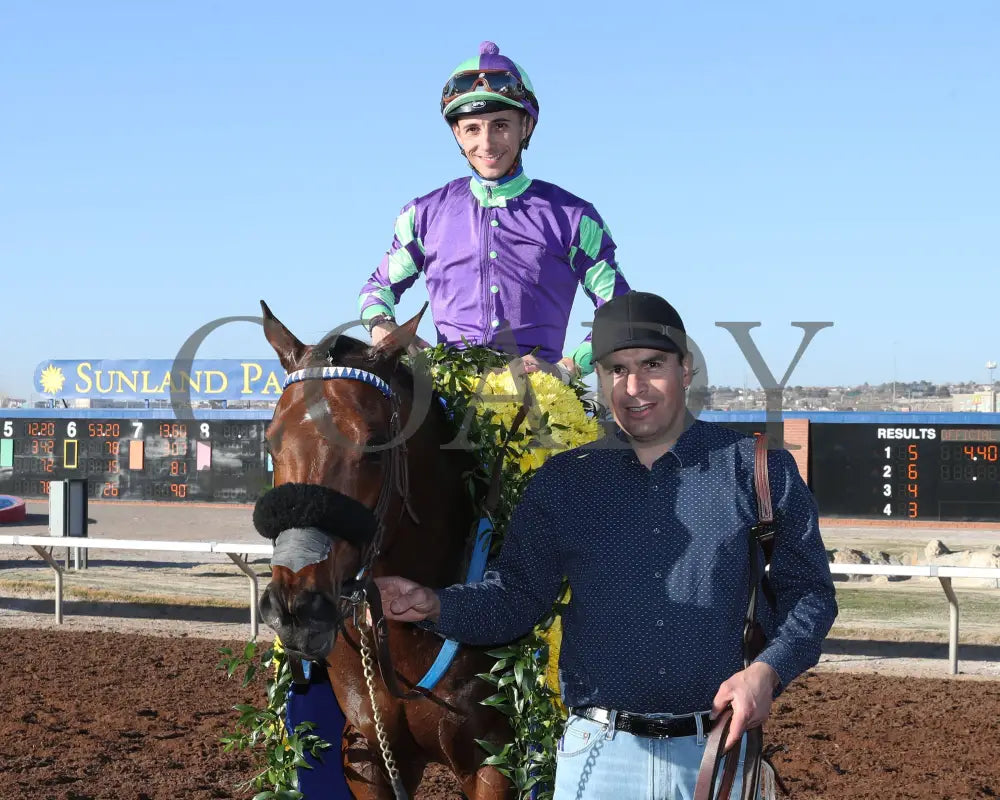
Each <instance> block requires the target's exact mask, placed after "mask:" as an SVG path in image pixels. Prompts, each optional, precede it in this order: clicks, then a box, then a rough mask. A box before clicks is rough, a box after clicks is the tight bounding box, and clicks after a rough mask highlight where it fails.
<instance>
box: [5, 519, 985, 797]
mask: <svg viewBox="0 0 1000 800" xmlns="http://www.w3.org/2000/svg"><path fill="white" fill-rule="evenodd" d="M45 511H46V508H45V507H44V505H43V504H40V503H32V504H30V506H29V512H31V513H29V515H28V518H27V519H26V520H24V521H23V522H20V523H15V524H13V525H6V526H3V528H2V529H0V533H11V534H14V533H17V534H33V535H38V534H44V533H46V532H47V521H48V520H47V517H46V515H45ZM90 513H91V515H92V516H93V517H94V519H92V520H91V529H90V535H91V536H92V537H94V538H140V539H158V540H171V541H176V540H181V541H204V540H208V541H261V540H260V538H259V537H257V536H256V534H255V533H254V532H253V530H252V527H251V525H250V519H249V517H250V509H248V508H244V507H201V508H180V507H177V506H163V505H156V506H139V505H134V506H133V505H126V504H100V503H94V504H93V505H92V506H91V508H90ZM824 536H828V537H829V539H830V540H831V544H836V546H844V545H847V546H856V547H862V548H864V549H874V548H879V547H884V548H886V549H889V548H888V546H887V545H886V544H885V542H883V539H885V540H886V541H888V540H891V541H892V542H893V543H898V544H899V545H900V546H905V547H907V548H908V547H910V546H911V544H912V545H914V546H916V547H918V548H922V547H923V545H924V544H925V543H926V541H927V539H928V538H929V537H931V536H940V537H941V538H942V539H944V540H945V541H946V542H948V543H949V544H955V543H959V544H965V545H966V546H992V545H993V544H994V543H995V542H996V541H997V540H998V537H1000V533H998V532H997V531H996V530H985V529H984V530H979V529H961V530H948V531H937V530H934V531H930V530H923V529H909V528H893V529H885V530H882V529H878V530H874V529H873V530H869V529H868V528H867V527H864V526H857V527H853V528H852V527H846V526H840V527H832V528H831V529H830V530H829V531H825V532H824ZM841 540H843V541H841ZM90 567H91V568H90V569H89V570H85V571H83V572H76V571H69V572H67V576H66V579H67V584H68V586H71V587H83V588H92V589H99V590H101V591H105V592H110V593H111V595H115V594H116V593H119V592H122V593H125V595H126V596H128V597H130V598H131V599H130V600H128V601H121V600H118V601H116V600H114V599H106V598H103V597H102V598H100V599H99V600H93V599H90V600H86V601H85V600H82V599H73V600H69V599H68V600H67V602H66V608H65V611H66V614H67V617H66V621H65V623H64V624H63V625H55V623H54V621H53V618H52V612H53V603H52V599H51V575H50V573H49V572H48V570H47V568H46V567H45V566H44V564H43V563H42V562H40V561H39V559H38V558H37V557H35V556H34V555H33V554H32V553H31V552H30V551H28V550H27V549H25V548H0V581H2V580H6V581H7V582H8V583H7V587H6V588H4V589H2V590H0V636H2V637H3V642H4V644H3V647H0V670H2V671H0V674H2V675H3V680H2V681H0V800H28V799H29V798H30V799H31V800H49V799H50V798H51V799H52V800H160V799H161V798H162V800H168V799H169V800H175V798H185V800H199V799H200V798H250V797H251V796H252V794H253V793H252V792H251V791H248V790H246V789H242V788H241V785H242V784H245V783H246V781H247V780H248V779H249V778H250V777H251V776H252V775H254V774H255V772H256V771H257V768H258V767H257V766H256V765H255V764H254V763H253V762H252V760H251V758H249V757H248V756H247V755H246V754H241V753H224V752H222V747H221V745H220V744H219V738H220V737H221V736H223V735H224V734H225V733H228V732H230V731H232V730H233V729H234V727H235V721H236V713H235V712H234V711H233V710H232V707H233V706H234V705H236V704H237V703H242V702H250V703H253V704H255V705H260V704H261V703H262V702H263V685H262V683H259V682H258V683H257V684H255V685H251V686H250V687H248V688H247V689H241V688H240V684H239V682H238V681H237V680H228V679H226V678H225V676H224V674H223V673H222V671H221V670H218V669H217V668H216V665H217V664H218V663H219V661H220V655H219V652H218V651H219V648H220V647H226V646H228V647H231V648H234V649H236V648H242V646H243V644H244V643H245V641H246V638H247V636H248V635H249V626H248V625H247V609H246V606H245V602H246V601H245V599H244V598H245V597H246V591H247V590H246V579H245V578H244V577H243V576H242V575H241V574H240V573H239V571H238V570H236V569H235V567H234V566H233V565H232V564H231V563H228V561H227V560H226V559H217V558H216V559H214V561H213V562H212V563H206V562H205V560H204V559H203V558H202V557H201V556H198V555H196V554H190V553H184V552H178V553H166V552H162V551H156V552H143V551H121V552H117V551H95V552H94V553H93V555H92V557H91V565H90ZM254 568H255V569H256V570H257V571H258V572H260V573H261V575H262V577H264V576H266V574H267V566H266V560H264V563H255V564H254ZM265 579H266V578H265ZM26 580H32V581H39V580H40V581H42V582H43V588H42V589H41V590H38V589H31V588H30V587H29V588H28V589H23V587H22V590H15V589H14V588H11V587H12V586H13V585H14V584H16V583H17V582H18V581H21V582H23V581H26ZM938 591H939V590H938ZM147 592H151V593H152V594H155V595H158V596H160V597H161V600H159V601H157V603H156V604H151V605H148V606H146V605H141V604H140V603H138V602H137V600H136V599H135V596H136V595H142V594H143V593H147ZM163 596H166V597H168V598H176V599H177V600H178V601H181V600H182V599H183V600H184V601H185V603H187V605H176V606H169V605H167V606H165V605H162V597H163ZM206 597H211V598H213V599H220V598H229V599H230V600H231V601H232V602H233V603H234V604H235V605H233V606H231V607H228V608H216V607H211V608H209V607H206V606H203V605H199V604H198V602H196V601H197V599H198V598H206ZM192 602H194V605H191V603H192ZM942 604H943V600H942ZM942 611H943V612H944V613H943V616H942V623H943V620H944V619H946V617H947V610H946V608H945V607H942ZM883 627H884V626H883ZM154 632H155V633H157V634H158V635H157V636H151V635H148V634H150V633H154ZM890 632H892V631H890ZM261 633H262V638H270V637H269V636H268V635H267V632H266V631H262V632H261ZM873 633H874V634H875V635H870V636H867V637H864V638H861V639H857V640H854V639H844V638H840V639H837V640H829V641H828V642H827V644H826V647H824V657H823V660H822V663H821V666H820V668H818V669H817V670H814V671H811V672H809V673H807V674H806V675H803V676H802V677H801V678H799V680H798V681H796V682H795V683H794V684H793V685H792V687H791V688H790V689H789V690H788V691H787V692H786V693H785V694H784V695H782V696H781V697H780V698H779V699H778V702H777V703H776V704H775V708H774V713H773V715H772V719H771V721H770V722H769V723H768V726H767V733H766V737H767V741H768V743H769V744H776V745H781V746H783V747H784V748H785V749H784V751H782V752H779V753H777V754H776V756H775V759H774V760H775V763H776V765H777V766H778V769H779V772H780V774H781V775H782V776H783V777H784V780H785V782H786V784H787V785H788V788H789V789H790V790H791V797H792V798H796V800H819V799H820V798H823V799H824V800H826V799H827V798H829V800H833V798H842V797H849V798H854V799H855V800H876V799H877V800H889V799H891V798H916V799H918V800H925V799H926V800H930V798H934V799H935V800H969V799H970V798H1000V680H998V678H1000V648H998V647H997V646H996V641H995V637H994V638H990V639H989V641H988V643H987V642H985V640H984V643H983V644H982V646H979V645H973V644H963V645H962V647H961V651H960V657H961V671H962V672H963V673H966V674H965V675H962V676H959V677H952V678H949V677H945V675H946V669H945V666H946V664H947V662H946V660H945V656H946V653H947V645H946V644H943V643H941V642H940V640H939V639H935V640H934V643H930V644H929V643H927V642H921V641H879V639H885V638H891V639H897V638H898V637H897V636H895V634H894V635H893V636H892V637H886V636H885V635H884V634H885V631H879V632H877V633H876V632H873ZM963 641H964V638H963ZM938 676H940V677H938ZM973 676H978V678H979V679H974V677H973ZM991 678H992V679H991ZM459 797H460V795H459V794H458V792H457V790H456V789H455V786H454V783H453V781H452V780H451V778H450V777H449V776H448V774H447V773H445V772H444V771H443V770H441V769H431V770H428V772H427V774H425V776H424V783H423V784H422V786H421V788H420V790H419V791H418V793H417V795H416V798H415V800H458V798H459ZM622 800H626V799H625V798H623V799H622Z"/></svg>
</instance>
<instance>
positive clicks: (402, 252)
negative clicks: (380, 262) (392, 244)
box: [389, 247, 417, 283]
mask: <svg viewBox="0 0 1000 800" xmlns="http://www.w3.org/2000/svg"><path fill="white" fill-rule="evenodd" d="M416 274H417V265H416V264H415V263H414V261H413V256H411V255H410V251H409V250H407V249H406V248H405V247H400V248H399V249H398V250H394V251H393V252H392V253H391V254H390V255H389V283H399V282H400V281H405V280H406V279H407V278H410V277H412V276H413V275H416Z"/></svg>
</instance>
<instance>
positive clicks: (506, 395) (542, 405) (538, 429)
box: [477, 370, 601, 472]
mask: <svg viewBox="0 0 1000 800" xmlns="http://www.w3.org/2000/svg"><path fill="white" fill-rule="evenodd" d="M522 381H528V382H529V383H530V386H531V391H532V396H533V399H534V403H533V404H532V406H531V408H530V409H529V412H528V414H527V416H526V417H525V419H524V422H522V423H521V427H520V429H519V436H517V437H516V439H515V440H514V441H512V442H511V453H510V454H509V455H508V465H510V464H514V465H517V467H518V468H519V469H520V470H521V471H522V472H531V471H532V470H535V469H538V467H540V466H541V465H542V464H544V463H545V461H546V459H548V457H549V456H550V455H552V454H553V453H557V452H561V451H563V450H568V449H570V448H572V447H579V446H580V445H583V444H587V443H588V442H592V441H594V440H595V439H597V438H598V436H600V433H601V427H600V425H599V423H598V422H597V420H595V419H592V418H591V417H588V416H587V414H586V413H585V412H584V410H583V406H582V405H581V403H580V400H579V399H578V398H577V396H576V393H575V392H574V391H573V389H571V388H570V387H569V386H567V385H566V384H564V383H563V382H562V381H560V380H559V379H558V378H556V377H554V376H552V375H549V374H548V373H546V372H536V373H533V374H531V375H530V376H525V377H524V378H522V379H519V380H516V381H515V379H514V376H513V374H512V373H511V371H510V370H503V371H502V372H491V373H490V374H489V375H487V376H486V379H485V381H484V382H483V384H484V385H483V386H482V388H481V391H480V395H479V397H478V399H477V404H478V405H479V406H480V407H481V408H482V410H483V411H482V413H489V414H492V415H493V418H494V419H495V420H497V421H499V422H501V423H502V424H503V425H504V427H505V428H506V429H508V430H509V429H510V428H511V426H512V425H513V423H514V418H515V417H516V416H517V414H518V412H519V411H520V410H521V398H522V397H523V396H524V393H525V391H524V385H523V383H522ZM546 415H547V424H546V425H543V424H542V420H543V418H546Z"/></svg>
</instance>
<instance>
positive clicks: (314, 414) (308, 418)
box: [302, 397, 330, 422]
mask: <svg viewBox="0 0 1000 800" xmlns="http://www.w3.org/2000/svg"><path fill="white" fill-rule="evenodd" d="M329 416H330V407H329V406H328V405H327V404H326V398H325V397H320V398H318V399H316V400H314V401H313V402H312V403H310V404H309V405H308V406H307V407H306V413H305V414H304V415H303V416H302V419H303V421H304V422H318V421H319V420H321V419H326V418H327V417H329Z"/></svg>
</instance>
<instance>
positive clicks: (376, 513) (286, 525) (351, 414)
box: [254, 302, 423, 661]
mask: <svg viewBox="0 0 1000 800" xmlns="http://www.w3.org/2000/svg"><path fill="white" fill-rule="evenodd" d="M261 307H262V308H263V311H264V333H265V336H266V337H267V340H268V342H269V343H270V344H271V346H272V347H273V348H274V350H275V352H276V353H277V354H278V358H279V359H280V360H281V364H282V366H283V367H284V368H285V370H286V372H287V373H288V378H287V379H286V382H285V387H284V390H283V392H282V394H281V397H280V398H279V399H278V403H277V406H276V408H275V410H274V417H273V419H272V420H271V424H270V425H269V426H268V429H267V441H268V446H269V447H270V450H271V456H272V459H273V462H274V487H275V488H273V489H271V490H270V491H268V492H267V493H266V494H264V495H263V496H262V497H261V498H260V500H258V502H257V507H256V508H255V510H254V525H255V526H256V527H257V529H258V531H260V533H261V534H263V535H264V536H266V537H268V538H270V539H273V540H274V555H273V557H272V560H271V583H270V584H269V585H268V587H267V589H266V590H265V591H264V593H263V595H262V597H261V601H260V609H261V615H262V618H263V619H264V620H265V621H266V622H267V624H268V625H270V626H271V627H272V628H274V630H275V631H276V632H277V633H278V635H279V636H280V637H281V640H282V643H283V644H284V645H285V647H286V649H288V650H289V651H291V652H295V653H299V654H301V655H303V656H305V657H307V658H309V659H311V660H314V661H323V660H324V659H325V658H326V656H327V655H328V654H329V653H330V651H331V649H332V648H333V644H334V642H335V640H336V636H337V629H338V628H339V627H340V625H341V623H342V621H343V620H342V614H343V613H344V608H345V607H346V606H347V605H349V603H347V601H346V599H345V598H347V597H349V596H350V595H351V594H352V592H354V591H356V590H357V589H358V588H359V587H358V585H357V579H358V577H360V573H361V572H364V571H367V570H368V569H370V567H371V565H372V561H373V560H374V558H375V556H376V555H377V554H378V551H379V548H380V547H381V546H382V545H384V544H385V542H383V541H382V539H383V535H384V534H385V533H386V530H385V526H386V520H387V519H390V518H391V519H393V520H398V519H399V518H400V517H401V516H402V514H403V513H404V507H405V503H406V497H405V495H406V476H407V466H406V453H405V448H403V447H402V446H400V441H401V436H400V433H401V426H402V423H403V422H404V421H405V420H404V417H406V416H407V412H408V411H409V401H410V399H411V398H412V376H411V375H410V373H409V371H408V370H406V369H405V368H404V367H402V366H401V365H400V364H399V357H400V356H401V355H402V353H403V352H404V351H405V349H406V348H407V347H408V346H409V344H410V343H411V342H412V341H413V339H414V337H415V336H416V330H417V325H418V324H419V322H420V316H421V315H422V313H423V312H421V314H418V315H417V316H416V317H414V318H413V319H411V320H410V321H409V322H407V323H406V324H405V325H402V326H400V328H398V329H397V330H396V331H394V332H393V334H392V335H390V336H389V337H387V338H386V339H384V340H383V341H382V342H380V344H379V346H377V347H371V346H369V345H366V344H365V343H363V342H360V341H358V340H357V339H352V338H350V337H347V336H337V335H331V336H328V337H326V338H325V339H323V341H321V342H320V343H319V344H316V345H314V346H312V347H309V346H307V345H304V344H303V343H302V342H300V341H299V340H298V339H297V338H296V337H295V336H294V335H293V334H292V333H291V332H290V331H289V330H288V329H287V328H286V327H285V326H284V325H283V324H282V323H281V322H279V321H278V319H277V318H276V317H275V316H274V315H273V314H272V313H271V311H270V309H269V308H268V307H267V305H266V304H264V303H263V302H262V303H261ZM403 405H405V406H406V407H405V408H404V407H403ZM355 599H356V596H355Z"/></svg>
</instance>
